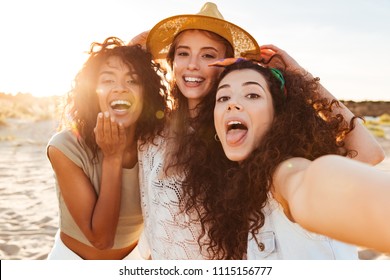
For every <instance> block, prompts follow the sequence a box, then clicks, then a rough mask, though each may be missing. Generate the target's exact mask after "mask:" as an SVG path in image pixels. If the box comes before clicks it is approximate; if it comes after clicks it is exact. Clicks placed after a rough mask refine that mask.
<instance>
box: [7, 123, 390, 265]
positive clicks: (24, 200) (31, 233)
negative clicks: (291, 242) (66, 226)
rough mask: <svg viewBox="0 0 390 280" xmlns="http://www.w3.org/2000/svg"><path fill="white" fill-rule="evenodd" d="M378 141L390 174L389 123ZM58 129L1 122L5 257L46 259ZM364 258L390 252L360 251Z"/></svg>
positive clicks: (52, 226) (53, 222)
mask: <svg viewBox="0 0 390 280" xmlns="http://www.w3.org/2000/svg"><path fill="white" fill-rule="evenodd" d="M384 129H385V131H386V136H385V138H383V137H380V138H378V141H379V142H380V144H381V145H382V146H383V148H384V149H385V151H386V156H387V158H386V160H385V161H384V162H383V163H381V164H380V165H379V166H378V168H380V169H383V170H386V171H389V172H390V126H385V127H384ZM55 131H56V122H55V121H54V120H41V121H36V120H33V119H12V118H10V119H6V122H4V123H2V124H1V123H0V155H1V156H0V259H3V260H20V259H23V260H30V259H31V260H43V259H45V258H46V257H47V254H48V253H49V251H50V249H51V246H52V244H53V240H54V235H55V232H56V230H57V226H58V217H57V213H58V210H57V200H56V193H55V187H54V178H53V172H52V169H51V166H50V163H49V161H48V160H47V158H46V154H45V148H46V144H47V142H48V140H49V138H50V137H51V135H53V133H55ZM360 258H361V259H390V255H385V254H379V253H377V252H373V251H371V250H364V249H361V251H360Z"/></svg>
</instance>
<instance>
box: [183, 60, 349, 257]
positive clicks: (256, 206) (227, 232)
mask: <svg viewBox="0 0 390 280" xmlns="http://www.w3.org/2000/svg"><path fill="white" fill-rule="evenodd" d="M240 69H253V70H255V71H258V72H259V73H260V74H262V75H263V76H264V78H265V79H266V81H267V83H268V85H269V87H270V91H271V95H272V99H273V106H274V112H275V113H274V114H275V115H274V120H273V123H272V125H271V129H270V130H269V131H268V132H267V133H266V134H265V136H264V137H263V139H262V140H261V143H260V145H259V147H258V148H257V149H256V150H255V151H253V152H252V153H251V155H250V156H249V157H248V158H247V159H246V160H244V161H243V162H241V163H240V164H238V163H236V162H232V161H229V160H228V159H227V158H226V156H225V154H224V152H223V149H222V146H221V144H220V143H219V142H217V141H215V139H214V135H215V128H214V126H213V124H214V120H213V108H214V105H215V94H214V95H213V100H211V99H210V100H208V101H209V103H208V105H207V106H204V107H203V108H202V110H201V111H200V113H199V116H198V122H197V123H199V125H198V126H196V127H195V132H194V134H196V137H195V136H194V137H192V138H191V139H189V142H188V143H187V145H188V146H190V147H191V161H189V162H188V164H187V165H186V166H185V171H186V174H187V177H186V180H185V182H184V184H183V190H184V194H185V196H184V197H185V202H184V204H185V207H184V209H185V211H196V212H197V213H198V215H199V220H200V222H201V224H202V235H201V236H200V237H199V241H200V240H202V243H200V246H204V248H205V249H206V251H207V252H208V253H209V255H210V258H212V259H242V258H243V256H244V255H245V253H246V250H247V240H248V233H249V234H250V235H252V236H253V237H254V238H255V239H256V233H258V231H259V229H260V228H261V227H262V226H263V225H264V220H265V216H264V214H263V213H262V209H263V208H264V206H265V205H266V202H267V199H268V198H267V195H268V193H269V191H270V188H271V186H272V183H273V182H272V175H273V174H274V171H275V169H276V168H277V166H278V165H279V164H280V163H281V162H283V161H284V160H286V159H288V158H291V157H303V158H307V159H309V160H314V159H316V158H318V157H320V156H323V155H327V154H338V155H342V156H347V155H349V156H353V153H354V152H355V151H350V150H347V149H346V148H345V147H344V138H345V136H346V135H347V134H348V133H349V132H350V131H351V130H352V129H353V127H354V125H353V122H354V119H353V120H351V123H348V122H347V121H345V120H344V118H343V116H342V115H338V114H336V115H335V114H333V113H332V111H333V108H334V107H335V106H339V104H338V102H337V101H336V100H328V99H325V98H321V96H320V95H319V78H314V79H307V78H305V76H304V75H302V74H297V73H291V72H285V71H283V70H282V73H283V76H284V79H285V87H286V90H287V94H286V95H285V94H284V93H283V92H282V90H281V83H280V80H278V79H277V78H275V76H274V75H273V74H272V73H271V71H270V69H269V68H265V67H263V66H261V65H260V64H259V63H257V62H253V61H244V62H237V63H235V64H232V65H230V66H228V67H226V69H225V70H224V72H223V73H222V74H221V76H220V79H222V78H223V77H224V76H226V75H227V74H228V73H230V72H231V71H235V70H240ZM204 237H207V238H204ZM256 240H257V239H256ZM257 242H258V244H259V246H261V240H257Z"/></svg>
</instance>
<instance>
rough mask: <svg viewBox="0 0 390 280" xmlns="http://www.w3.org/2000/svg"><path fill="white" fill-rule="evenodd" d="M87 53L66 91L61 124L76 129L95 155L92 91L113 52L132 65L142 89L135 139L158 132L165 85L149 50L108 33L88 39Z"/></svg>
mask: <svg viewBox="0 0 390 280" xmlns="http://www.w3.org/2000/svg"><path fill="white" fill-rule="evenodd" d="M89 54H90V56H89V58H88V59H87V61H86V62H85V63H84V65H83V67H82V68H81V70H80V71H79V72H78V74H77V75H76V77H75V79H74V86H73V88H72V90H71V91H70V92H69V93H68V95H67V101H66V104H65V108H64V113H63V115H62V125H61V127H68V128H72V129H73V130H76V131H77V134H78V135H79V136H80V137H81V138H83V139H84V141H85V143H86V145H87V146H88V148H90V149H91V151H92V152H93V154H94V156H96V154H97V151H98V146H97V144H96V141H95V134H94V132H93V130H94V127H95V126H96V117H97V115H98V113H99V112H100V107H99V102H98V96H97V93H96V85H97V80H98V75H99V69H100V68H101V66H102V65H103V64H104V63H106V61H107V60H108V58H109V57H112V56H116V57H119V58H120V59H121V60H122V61H123V62H124V63H125V64H126V65H127V66H129V67H133V68H134V70H135V72H136V73H137V74H138V76H139V79H140V83H141V85H142V87H143V89H144V94H143V99H144V106H143V108H142V112H141V115H140V117H139V119H138V121H137V128H136V137H137V139H141V140H142V141H143V142H146V141H151V140H152V139H153V138H154V135H156V134H160V133H161V132H162V130H163V126H164V116H165V113H166V110H167V106H166V98H167V89H166V87H165V85H164V83H163V79H164V77H165V73H164V71H163V70H162V69H161V68H160V65H159V64H156V63H154V62H153V61H152V56H151V54H150V53H148V52H145V51H144V50H143V49H142V48H141V46H139V45H134V46H126V45H125V44H124V42H123V41H121V40H120V39H119V38H116V37H109V38H107V39H106V40H105V41H104V42H103V43H97V42H95V43H92V45H91V48H90V51H89Z"/></svg>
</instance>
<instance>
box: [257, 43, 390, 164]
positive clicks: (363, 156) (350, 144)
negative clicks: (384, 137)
mask: <svg viewBox="0 0 390 280" xmlns="http://www.w3.org/2000/svg"><path fill="white" fill-rule="evenodd" d="M260 49H261V57H262V58H263V59H264V60H265V61H268V60H269V59H270V58H271V57H272V56H273V55H275V54H278V55H280V56H281V57H282V58H283V61H284V62H285V63H286V65H287V68H286V70H288V71H299V73H302V75H304V76H305V77H307V79H313V76H312V75H311V74H310V73H309V72H307V71H306V70H305V69H304V68H302V67H301V66H300V65H299V64H298V63H297V62H296V61H295V60H294V59H293V58H292V57H291V56H289V55H288V54H287V53H286V52H285V51H284V50H281V49H279V48H277V47H275V46H273V45H264V46H261V48H260ZM274 63H277V62H275V61H274V62H273V61H271V62H270V64H271V65H269V66H271V67H275V65H273V64H274ZM320 94H321V96H322V97H324V98H327V99H330V100H332V99H336V98H335V97H334V96H333V95H332V94H331V93H330V92H329V91H328V90H327V89H326V88H325V87H323V86H322V85H321V84H320ZM339 104H340V106H341V107H340V108H334V114H335V115H337V114H341V115H343V117H344V119H345V120H346V121H347V122H348V123H349V122H350V121H351V119H352V118H353V117H354V114H353V113H352V112H351V111H350V110H349V109H348V108H347V107H346V106H345V105H344V104H343V103H342V102H339ZM345 146H346V148H347V149H350V150H355V151H357V152H358V155H357V156H356V157H355V158H354V159H356V160H358V161H361V162H365V163H368V164H371V165H375V164H378V163H380V162H381V161H382V160H383V159H384V157H385V153H384V151H383V149H382V147H381V146H380V145H379V143H378V142H377V141H376V140H375V138H374V136H373V135H372V134H371V133H370V132H369V131H368V129H366V128H365V127H364V125H363V124H362V122H361V121H360V120H357V121H355V128H354V129H353V130H352V131H351V133H349V134H348V135H347V137H346V138H345Z"/></svg>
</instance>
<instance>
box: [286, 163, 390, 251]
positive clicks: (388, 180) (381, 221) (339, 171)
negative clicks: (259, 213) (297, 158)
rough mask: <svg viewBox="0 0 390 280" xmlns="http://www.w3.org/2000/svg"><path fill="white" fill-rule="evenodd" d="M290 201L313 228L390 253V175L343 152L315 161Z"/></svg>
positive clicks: (298, 215)
mask: <svg viewBox="0 0 390 280" xmlns="http://www.w3.org/2000/svg"><path fill="white" fill-rule="evenodd" d="M291 196H292V197H290V198H288V199H289V202H290V203H289V205H290V209H291V212H292V215H293V217H294V219H295V220H296V221H297V222H298V223H300V224H301V225H302V226H303V227H305V228H307V229H308V230H310V231H313V232H317V233H320V234H323V235H327V236H329V237H332V238H334V239H338V240H341V241H344V242H347V243H352V244H356V245H360V246H365V247H370V248H373V249H376V250H379V251H386V252H390V223H389V222H388V219H389V216H390V203H389V201H390V173H386V172H383V171H380V170H377V169H375V168H373V167H370V166H368V165H365V164H362V163H359V162H355V161H350V160H348V159H346V158H342V157H339V156H326V157H322V158H319V159H317V160H315V161H314V162H312V163H311V164H310V166H309V167H308V168H307V169H306V170H305V171H304V175H303V180H302V183H301V185H300V186H299V188H297V190H296V191H295V192H294V193H293V194H292V195H291Z"/></svg>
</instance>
